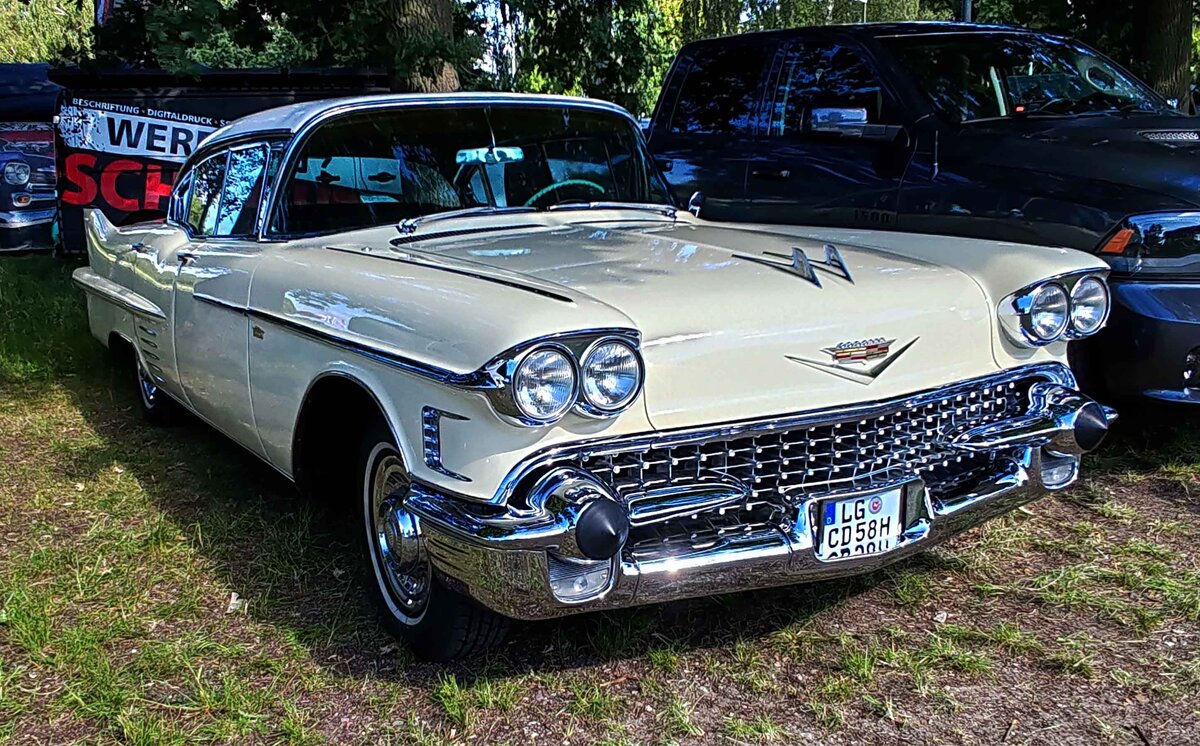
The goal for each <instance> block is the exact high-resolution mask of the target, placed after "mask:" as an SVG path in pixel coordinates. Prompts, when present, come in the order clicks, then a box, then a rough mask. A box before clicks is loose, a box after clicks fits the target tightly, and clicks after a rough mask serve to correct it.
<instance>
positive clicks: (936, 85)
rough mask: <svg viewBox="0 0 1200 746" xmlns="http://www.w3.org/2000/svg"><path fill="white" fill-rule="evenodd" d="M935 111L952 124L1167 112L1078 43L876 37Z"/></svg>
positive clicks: (1014, 37)
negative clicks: (974, 121) (1009, 118)
mask: <svg viewBox="0 0 1200 746" xmlns="http://www.w3.org/2000/svg"><path fill="white" fill-rule="evenodd" d="M880 41H881V42H882V43H883V44H884V45H885V46H886V47H887V48H888V49H889V50H890V51H891V52H892V54H893V55H895V57H896V58H897V60H898V61H899V62H900V64H901V65H902V66H904V67H905V68H907V69H908V71H909V73H910V74H911V75H912V76H913V78H914V79H915V80H916V82H917V85H918V86H920V88H921V89H922V90H923V91H924V93H925V95H927V96H928V97H929V99H930V100H931V101H932V103H933V105H934V107H935V108H937V109H938V110H939V111H941V112H942V113H943V114H945V115H947V116H949V117H950V118H951V119H954V120H956V121H959V122H970V121H972V120H976V119H994V118H997V117H1022V116H1030V115H1041V116H1048V115H1056V116H1072V115H1082V114H1091V113H1094V112H1114V111H1143V112H1158V113H1161V112H1166V111H1169V109H1168V107H1167V106H1166V104H1165V102H1164V101H1162V99H1160V98H1159V97H1158V96H1157V95H1156V94H1154V93H1153V92H1152V91H1151V90H1150V89H1149V88H1147V87H1146V86H1145V85H1144V84H1142V83H1140V82H1139V81H1137V80H1136V79H1134V78H1133V77H1131V76H1130V75H1128V74H1127V73H1124V72H1122V71H1121V70H1120V69H1119V68H1117V67H1115V66H1114V65H1113V64H1112V63H1111V62H1108V61H1107V60H1105V59H1104V58H1103V57H1100V56H1099V55H1098V54H1097V53H1096V52H1094V51H1092V50H1090V49H1088V48H1087V47H1084V46H1082V45H1080V44H1076V43H1074V42H1071V41H1068V40H1065V39H1055V38H1051V37H1045V36H1037V35H1034V34H981V33H972V34H934V35H929V36H908V37H892V38H886V39H881V40H880Z"/></svg>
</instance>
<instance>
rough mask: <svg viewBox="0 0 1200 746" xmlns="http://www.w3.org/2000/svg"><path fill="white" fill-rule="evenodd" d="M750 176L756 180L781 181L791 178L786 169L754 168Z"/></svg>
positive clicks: (789, 172) (790, 173)
mask: <svg viewBox="0 0 1200 746" xmlns="http://www.w3.org/2000/svg"><path fill="white" fill-rule="evenodd" d="M750 175H751V176H753V177H754V178H756V179H774V180H775V181H782V180H783V179H787V178H791V175H792V172H791V171H789V170H787V169H786V168H756V169H753V170H752V171H750Z"/></svg>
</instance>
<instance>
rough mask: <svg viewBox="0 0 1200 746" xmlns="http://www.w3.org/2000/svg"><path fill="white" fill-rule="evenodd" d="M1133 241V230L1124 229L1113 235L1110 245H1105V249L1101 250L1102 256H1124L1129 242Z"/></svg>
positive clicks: (1109, 241) (1109, 240)
mask: <svg viewBox="0 0 1200 746" xmlns="http://www.w3.org/2000/svg"><path fill="white" fill-rule="evenodd" d="M1132 240H1133V229H1132V228H1122V229H1121V230H1119V231H1117V232H1116V233H1115V234H1113V237H1112V238H1110V239H1108V243H1106V244H1104V248H1102V249H1100V253H1101V254H1124V253H1125V248H1126V247H1127V246H1129V242H1130V241H1132Z"/></svg>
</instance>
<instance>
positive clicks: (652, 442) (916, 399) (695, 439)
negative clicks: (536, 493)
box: [436, 362, 1076, 505]
mask: <svg viewBox="0 0 1200 746" xmlns="http://www.w3.org/2000/svg"><path fill="white" fill-rule="evenodd" d="M1035 376H1042V377H1044V378H1045V379H1046V380H1047V381H1048V382H1051V383H1058V384H1061V385H1063V386H1067V387H1070V388H1074V387H1075V386H1076V382H1075V375H1074V374H1073V373H1072V372H1071V369H1070V368H1068V367H1067V366H1066V365H1065V364H1063V363H1058V362H1049V363H1035V364H1033V365H1024V366H1020V367H1017V368H1009V369H1006V370H1002V371H998V372H996V373H992V374H989V375H985V376H979V377H976V378H970V379H967V380H964V381H957V382H955V383H951V384H947V385H945V386H940V387H938V388H934V389H927V390H925V391H921V392H917V393H914V394H909V395H906V396H899V397H893V398H891V399H886V400H883V401H876V402H871V403H868V404H865V405H864V404H854V405H849V406H840V407H830V408H826V409H818V410H814V411H811V412H804V413H799V414H787V415H782V416H775V417H767V418H761V419H755V420H743V421H735V422H729V423H721V424H713V425H703V426H699V427H694V428H681V429H678V430H664V431H660V432H651V433H643V434H638V435H619V436H615V437H603V438H597V439H592V440H580V441H575V442H572V443H566V444H561V445H556V446H551V447H549V448H546V449H543V450H541V451H537V452H535V453H533V454H531V455H529V456H527V457H525V458H524V459H522V460H521V461H519V462H518V463H517V464H516V465H515V466H514V467H513V468H512V469H511V470H510V471H509V473H508V475H507V476H505V477H504V479H503V480H502V481H501V482H500V485H499V486H498V487H497V489H496V492H495V494H493V495H492V497H491V498H490V499H489V500H488V502H489V503H491V504H495V505H503V504H505V503H507V502H508V501H509V500H510V499H511V498H512V496H513V495H514V494H515V492H516V487H517V485H518V484H520V483H521V481H522V480H524V479H525V478H526V477H528V476H529V475H530V474H531V473H532V472H533V471H535V470H538V469H542V468H544V467H547V466H551V465H553V464H554V463H556V462H560V461H566V460H570V459H572V458H574V457H575V456H577V455H579V454H580V453H586V454H588V455H589V456H596V455H607V454H609V453H621V452H626V451H637V450H644V449H647V448H652V447H653V448H659V447H665V446H668V445H671V446H674V445H683V444H689V443H703V442H705V441H710V440H718V439H728V438H732V437H737V436H740V435H745V434H747V433H758V432H771V431H773V430H791V429H795V428H799V427H811V426H813V425H818V424H821V423H822V422H829V421H837V420H842V419H853V418H859V417H864V418H865V417H871V416H875V415H877V414H880V413H884V412H887V411H890V410H894V409H896V408H898V407H908V406H914V407H915V406H919V405H921V404H922V403H924V402H926V401H932V400H937V399H942V398H944V397H946V396H947V395H953V394H954V393H956V392H958V391H963V390H968V389H972V388H975V387H978V386H994V385H997V384H1001V383H1008V382H1010V381H1016V380H1019V379H1022V378H1030V377H1035ZM436 489H439V490H441V491H443V492H444V491H445V490H444V489H442V488H440V487H438V488H436ZM459 497H462V498H463V499H466V500H473V501H474V502H479V499H478V498H469V497H466V496H461V495H459Z"/></svg>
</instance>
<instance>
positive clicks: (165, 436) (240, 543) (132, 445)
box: [56, 363, 933, 685]
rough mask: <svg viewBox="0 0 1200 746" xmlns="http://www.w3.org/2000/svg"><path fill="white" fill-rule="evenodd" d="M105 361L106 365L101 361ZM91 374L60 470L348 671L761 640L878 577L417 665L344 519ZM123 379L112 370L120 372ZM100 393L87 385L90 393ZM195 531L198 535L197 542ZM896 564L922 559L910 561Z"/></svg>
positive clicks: (557, 663) (578, 657) (77, 389)
mask: <svg viewBox="0 0 1200 746" xmlns="http://www.w3.org/2000/svg"><path fill="white" fill-rule="evenodd" d="M109 365H112V363H109ZM113 379H114V376H112V375H108V374H105V372H104V371H100V375H89V376H87V377H81V378H78V379H75V380H69V381H67V382H65V384H64V385H65V388H66V389H67V390H68V391H70V392H71V393H72V395H73V396H74V398H75V403H76V406H77V407H78V408H79V411H80V412H81V413H82V415H83V417H84V418H85V419H86V420H87V421H88V423H89V425H90V426H91V427H92V428H93V429H94V430H95V432H96V433H97V434H98V436H99V442H96V441H94V440H93V441H92V442H91V445H89V446H87V447H85V448H83V449H79V450H75V451H73V452H71V453H67V454H63V456H64V457H63V459H62V460H61V462H60V463H59V464H57V465H56V468H58V469H60V470H61V471H62V476H64V477H66V478H68V479H73V480H77V481H86V480H87V479H89V478H91V477H94V476H95V475H96V474H98V473H99V472H100V471H102V470H104V469H108V468H111V467H112V465H114V464H119V465H121V466H122V467H123V468H125V469H126V470H127V471H129V472H131V473H132V474H133V476H135V477H136V478H137V480H138V482H139V483H140V484H141V486H142V489H143V490H144V491H145V493H146V495H147V496H148V498H149V499H150V501H151V502H152V503H153V505H154V506H155V507H156V508H157V509H158V510H160V511H162V513H163V514H165V515H166V516H167V518H168V519H169V520H170V522H171V523H173V524H174V525H175V526H176V527H177V528H178V529H179V530H180V531H181V532H182V533H183V534H184V535H185V536H188V537H189V540H190V542H191V544H192V545H193V547H196V548H197V551H199V552H201V553H202V555H203V556H204V558H205V559H206V560H208V561H209V563H210V564H211V566H212V567H213V568H215V570H216V573H217V574H218V576H219V580H220V581H221V582H222V583H224V584H226V585H228V587H230V588H232V589H234V590H235V591H236V592H237V593H238V594H239V596H241V597H243V598H245V599H246V600H247V601H248V602H249V612H248V613H249V614H250V615H251V617H253V618H254V619H256V620H257V621H260V622H263V623H267V624H270V625H273V626H275V627H276V628H277V629H280V630H281V631H283V634H284V635H285V636H286V637H287V638H289V639H290V640H293V641H295V642H296V643H298V644H300V645H303V646H304V647H305V648H307V649H308V650H309V652H310V654H311V657H312V659H313V660H314V661H316V662H318V663H322V664H324V665H328V666H330V667H332V668H334V669H335V670H336V672H337V673H339V674H342V675H349V676H362V675H366V674H378V675H385V676H391V677H394V678H399V679H404V680H406V681H408V682H409V683H413V684H418V685H429V684H430V683H431V682H432V681H433V680H435V679H436V678H437V677H438V676H440V675H441V674H443V673H445V672H453V673H455V674H457V675H458V676H460V677H465V678H466V679H467V680H470V679H474V678H477V677H480V676H487V677H495V676H501V677H503V676H508V675H516V674H523V673H527V672H529V671H531V670H532V671H535V672H539V673H545V672H552V671H559V670H567V669H573V668H578V667H582V666H588V665H592V664H595V663H598V662H603V661H611V660H617V659H624V658H629V657H637V656H643V655H647V654H648V653H649V652H650V651H652V650H656V649H670V650H675V651H683V650H686V649H688V648H707V647H723V646H727V645H731V644H733V643H736V642H738V641H741V640H752V641H753V640H761V639H762V638H764V637H767V636H769V635H771V634H772V633H774V632H777V631H779V630H782V629H785V628H787V627H791V626H794V625H803V624H804V623H805V622H806V621H807V620H809V619H811V618H812V617H814V616H815V615H817V614H819V613H821V612H823V611H826V610H828V609H830V608H832V607H835V606H837V605H838V604H840V603H842V602H843V601H845V600H847V599H849V598H851V597H853V596H855V595H857V594H859V593H862V592H864V591H866V590H869V589H870V588H873V587H875V586H876V585H878V584H879V583H881V582H886V578H887V574H886V573H884V572H880V573H875V574H873V575H869V576H864V577H860V578H854V579H851V580H849V581H841V582H826V583H819V584H814V585H806V586H792V587H785V588H779V589H768V590H762V591H755V592H746V593H738V594H731V595H726V596H720V597H713V598H705V599H696V600H693V601H684V602H677V603H672V604H664V605H659V606H653V607H643V608H637V609H630V610H623V611H613V612H603V613H598V614H586V615H581V616H578V617H569V618H566V619H561V620H555V621H543V622H530V623H523V622H517V623H514V625H513V629H512V633H511V634H510V636H509V641H508V643H507V644H506V645H504V646H503V647H502V648H501V649H500V650H499V651H498V652H497V653H496V654H494V655H492V656H489V657H488V658H486V659H484V660H478V661H467V662H461V663H456V664H453V665H449V666H443V665H435V664H424V663H418V662H416V661H415V660H413V659H412V657H411V656H410V654H409V653H408V652H407V651H406V650H405V649H404V648H403V646H402V645H396V644H394V643H395V641H394V640H392V639H391V638H390V637H389V636H388V635H387V633H385V632H384V631H383V629H382V627H381V626H380V625H379V624H378V623H377V622H376V620H375V617H374V613H373V610H372V609H371V608H370V607H369V604H368V602H367V601H366V594H365V593H364V592H363V588H362V585H361V584H362V583H363V582H370V579H369V578H368V577H365V576H364V575H363V574H362V573H361V572H360V568H359V562H358V556H357V550H356V548H355V547H352V546H351V545H350V543H349V542H348V540H347V539H346V538H345V537H346V536H347V535H348V534H349V531H348V528H347V527H346V526H345V524H346V520H347V519H346V516H345V515H342V514H340V513H339V511H337V510H336V509H335V508H333V507H330V506H325V505H317V504H314V503H312V502H309V501H305V500H304V499H303V498H301V497H300V496H299V494H298V493H297V492H296V491H295V490H294V488H293V487H292V485H291V483H290V482H289V481H287V480H286V479H285V478H283V477H282V476H281V475H279V474H278V473H276V472H275V471H274V470H273V469H271V468H270V467H268V466H267V465H265V464H263V463H262V462H260V461H259V460H258V459H256V458H255V457H253V456H252V455H250V454H248V453H246V452H245V451H243V450H242V449H241V448H240V447H238V446H237V445H235V444H234V443H233V442H232V441H229V440H228V439H226V438H225V437H224V436H222V435H220V434H219V433H217V432H216V431H214V430H212V429H210V428H209V427H208V426H206V425H204V424H203V423H201V422H199V421H198V420H195V419H193V418H190V417H188V418H185V419H184V421H183V422H181V423H179V424H177V425H176V426H174V427H171V428H168V429H159V428H152V427H150V426H148V425H145V424H143V423H142V422H141V420H140V418H139V416H138V414H137V409H136V407H135V403H134V400H133V398H132V395H131V394H130V395H128V396H127V395H125V394H124V393H121V394H116V395H109V394H108V393H107V390H105V389H103V388H102V387H109V386H112V385H113ZM122 380H123V379H122ZM98 388H100V390H97V389H98ZM194 537H203V540H202V542H198V541H197V540H195V538H194ZM902 567H904V568H906V569H909V570H911V571H915V572H921V571H924V570H926V569H929V568H931V567H933V565H932V564H931V562H930V560H928V559H923V558H916V559H915V560H912V561H910V562H907V563H904V564H903V565H902Z"/></svg>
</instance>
